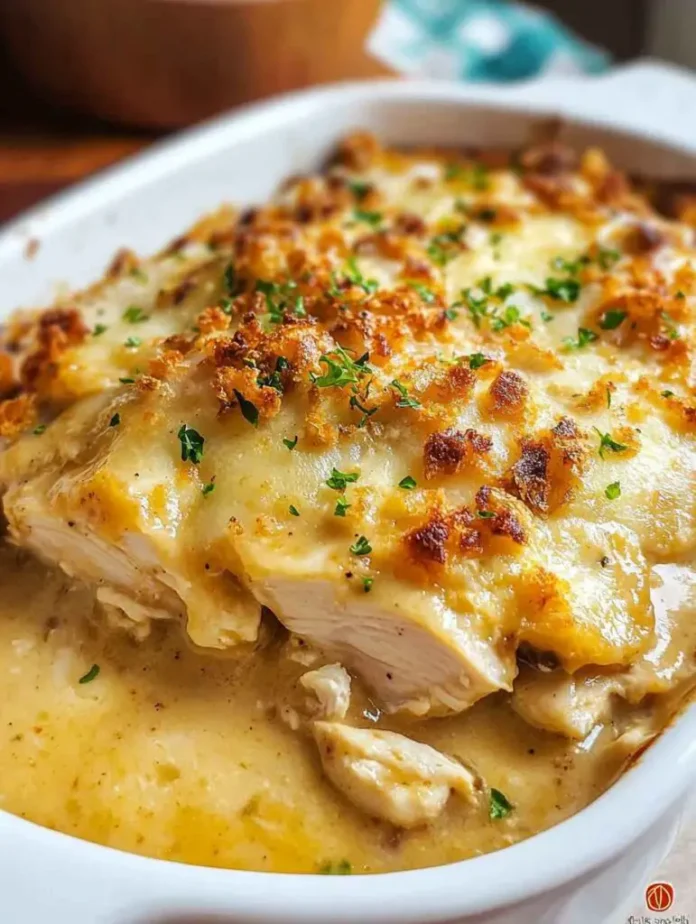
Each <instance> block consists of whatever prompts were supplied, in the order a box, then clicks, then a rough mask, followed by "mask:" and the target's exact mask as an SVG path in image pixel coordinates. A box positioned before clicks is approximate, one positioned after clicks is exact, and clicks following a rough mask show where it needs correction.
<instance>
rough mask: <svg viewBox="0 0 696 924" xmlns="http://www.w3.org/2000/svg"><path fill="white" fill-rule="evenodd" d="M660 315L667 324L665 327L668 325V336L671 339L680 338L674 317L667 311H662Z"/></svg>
mask: <svg viewBox="0 0 696 924" xmlns="http://www.w3.org/2000/svg"><path fill="white" fill-rule="evenodd" d="M660 317H661V318H662V321H663V323H664V325H665V327H666V329H667V334H668V336H669V339H670V340H678V339H679V331H678V330H677V328H676V325H675V323H674V321H673V319H672V318H671V317H670V316H669V315H668V314H667V312H666V311H661V312H660Z"/></svg>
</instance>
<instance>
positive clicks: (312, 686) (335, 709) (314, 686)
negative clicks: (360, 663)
mask: <svg viewBox="0 0 696 924" xmlns="http://www.w3.org/2000/svg"><path fill="white" fill-rule="evenodd" d="M300 686H302V687H303V688H304V689H305V690H307V691H308V692H309V693H312V694H313V695H314V697H315V699H316V706H317V710H316V711H318V712H320V713H321V717H322V718H324V719H328V720H329V721H331V722H335V721H338V720H340V719H345V717H346V715H347V713H348V707H349V706H350V674H349V673H348V671H347V670H346V669H345V668H344V667H341V665H340V664H325V665H324V666H323V667H319V668H317V670H315V671H308V672H307V673H306V674H303V675H302V676H301V677H300Z"/></svg>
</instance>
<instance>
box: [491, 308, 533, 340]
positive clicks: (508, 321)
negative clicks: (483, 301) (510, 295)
mask: <svg viewBox="0 0 696 924" xmlns="http://www.w3.org/2000/svg"><path fill="white" fill-rule="evenodd" d="M513 324H523V325H524V326H525V327H531V326H532V325H531V324H530V323H529V321H528V320H527V319H526V318H523V317H522V315H521V313H520V309H519V308H518V307H517V306H516V305H508V306H507V307H506V308H505V309H504V310H503V313H502V314H495V315H493V317H491V330H492V331H495V332H496V333H497V332H498V331H501V330H504V329H505V328H506V327H511V326H512V325H513Z"/></svg>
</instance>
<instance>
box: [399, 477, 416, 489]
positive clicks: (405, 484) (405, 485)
mask: <svg viewBox="0 0 696 924" xmlns="http://www.w3.org/2000/svg"><path fill="white" fill-rule="evenodd" d="M416 484H417V481H416V479H415V478H412V477H411V476H410V475H406V477H405V478H402V479H401V481H400V482H399V487H400V488H402V489H403V490H404V491H412V490H413V489H414V488H415V486H416Z"/></svg>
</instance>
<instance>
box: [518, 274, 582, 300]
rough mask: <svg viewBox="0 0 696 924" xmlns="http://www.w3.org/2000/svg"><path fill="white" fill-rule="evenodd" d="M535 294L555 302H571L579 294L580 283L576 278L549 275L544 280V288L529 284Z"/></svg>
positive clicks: (576, 298)
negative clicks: (560, 277)
mask: <svg viewBox="0 0 696 924" xmlns="http://www.w3.org/2000/svg"><path fill="white" fill-rule="evenodd" d="M529 288H530V289H531V290H532V292H533V293H534V294H535V295H545V296H546V297H547V298H552V299H553V300H554V301H557V302H565V303H566V304H571V303H572V302H576V301H577V300H578V296H579V295H580V283H579V282H578V280H577V279H556V278H555V277H553V276H549V277H548V278H547V280H546V288H543V289H542V288H539V286H529Z"/></svg>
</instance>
